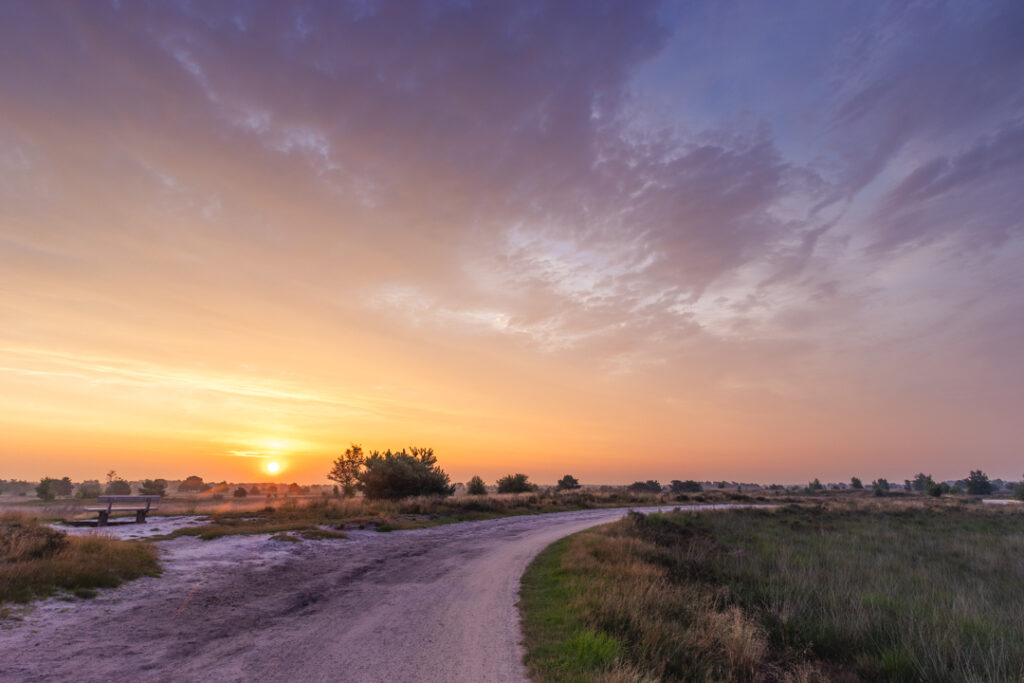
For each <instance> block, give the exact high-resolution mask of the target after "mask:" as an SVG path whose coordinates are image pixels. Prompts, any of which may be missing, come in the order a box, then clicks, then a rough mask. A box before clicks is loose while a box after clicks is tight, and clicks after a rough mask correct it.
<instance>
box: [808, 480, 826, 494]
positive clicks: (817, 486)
mask: <svg viewBox="0 0 1024 683" xmlns="http://www.w3.org/2000/svg"><path fill="white" fill-rule="evenodd" d="M807 490H808V491H824V490H825V487H824V486H822V484H821V482H820V481H819V480H818V478H817V477H815V478H814V481H812V482H810V483H808V484H807Z"/></svg>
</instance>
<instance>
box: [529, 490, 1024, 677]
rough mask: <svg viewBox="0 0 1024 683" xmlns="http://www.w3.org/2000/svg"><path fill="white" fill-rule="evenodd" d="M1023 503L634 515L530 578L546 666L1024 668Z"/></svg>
mask: <svg viewBox="0 0 1024 683" xmlns="http://www.w3.org/2000/svg"><path fill="white" fill-rule="evenodd" d="M1021 557H1024V513H1022V511H1017V510H1006V509H993V508H982V507H980V506H968V505H951V504H945V503H936V504H929V503H927V502H923V503H919V504H917V503H916V504H914V505H906V504H903V503H900V504H889V503H887V504H863V503H856V504H849V505H832V506H789V507H786V508H783V509H778V510H774V511H768V510H750V509H748V510H731V511H719V512H714V513H692V512H678V513H666V514H652V515H646V516H644V515H631V516H630V517H629V518H627V519H625V520H623V521H621V522H618V523H615V524H612V525H608V526H605V527H601V528H599V529H594V530H589V531H586V532H583V533H581V534H578V535H576V536H573V537H570V538H569V539H564V540H563V541H559V542H558V543H556V544H554V545H553V546H551V547H550V548H548V549H547V550H545V551H544V552H543V553H542V554H541V555H539V556H538V558H537V559H536V560H535V561H534V563H533V564H531V565H530V567H529V569H528V570H527V572H526V574H525V575H524V577H523V589H522V590H523V593H522V596H523V598H522V601H521V603H520V606H521V609H522V611H523V618H524V629H525V630H526V636H527V640H526V642H527V648H528V655H527V660H526V661H527V665H528V666H529V668H530V672H531V674H532V675H533V677H534V679H536V680H544V681H548V680H550V681H562V680H593V679H594V678H600V677H605V678H608V679H609V680H639V679H643V678H650V679H656V680H705V679H710V680H765V679H767V680H787V679H792V680H833V679H839V680H887V681H940V682H941V681H950V682H952V681H965V680H985V681H1021V680H1024V619H1022V618H1021V615H1022V614H1024V591H1021V589H1020V587H1021V586H1022V585H1024V562H1021V560H1020V558H1021Z"/></svg>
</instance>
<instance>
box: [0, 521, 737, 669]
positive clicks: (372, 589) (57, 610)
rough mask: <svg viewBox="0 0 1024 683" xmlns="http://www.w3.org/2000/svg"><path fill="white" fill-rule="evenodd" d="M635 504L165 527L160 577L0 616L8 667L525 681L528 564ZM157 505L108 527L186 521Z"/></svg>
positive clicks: (122, 530)
mask: <svg viewBox="0 0 1024 683" xmlns="http://www.w3.org/2000/svg"><path fill="white" fill-rule="evenodd" d="M705 507H710V506H705ZM717 507H719V508H724V507H729V506H717ZM684 509H687V508H684ZM625 512H626V510H625V509H614V510H587V511H582V512H567V513H556V514H546V515H535V516H529V517H510V518H506V519H498V520H491V521H486V522H468V523H463V524H452V525H447V526H441V527H434V528H431V529H423V530H417V531H395V532H391V533H377V532H373V531H357V532H350V537H349V538H348V539H346V540H324V541H308V540H307V541H302V542H301V543H288V542H282V541H272V540H270V539H269V537H267V536H231V537H225V538H221V539H217V540H213V541H200V540H197V539H195V538H178V539H175V540H173V541H163V542H160V543H159V546H160V548H161V552H162V563H163V567H164V574H163V576H161V577H159V578H144V579H139V580H137V581H132V582H129V583H127V584H125V585H123V586H121V587H120V588H117V589H114V590H107V591H102V592H101V594H100V595H99V597H96V598H94V599H92V600H75V601H74V602H63V601H60V600H56V599H51V600H46V601H43V602H41V603H37V605H36V606H35V607H33V608H32V609H31V610H30V611H28V612H27V613H26V614H24V615H23V616H22V617H21V618H20V619H17V620H13V619H7V620H2V621H0V680H3V681H64V680H75V681H108V680H114V679H118V680H133V681H135V680H161V681H172V680H173V681H197V680H202V681H252V680H259V681H519V680H525V678H526V672H525V669H524V667H523V664H522V654H523V653H522V649H521V645H520V639H521V632H520V626H519V615H518V611H517V609H516V607H515V603H516V600H517V596H518V592H519V580H520V577H521V576H522V573H523V570H524V569H525V568H526V565H527V564H528V563H529V562H530V560H531V559H532V558H533V557H534V556H535V555H536V554H537V553H538V552H540V551H541V550H542V549H543V548H545V547H546V546H547V545H549V544H550V543H552V542H554V541H555V540H557V539H559V538H561V537H563V536H566V535H569V534H572V533H575V532H577V531H580V530H582V529H585V528H587V527H590V526H594V525H596V524H602V523H605V522H610V521H613V520H615V519H618V518H620V517H621V516H623V515H624V514H625ZM152 519H153V524H150V523H149V522H147V523H146V524H144V525H138V526H136V527H135V530H132V527H131V526H125V527H111V528H110V531H109V533H112V534H115V535H118V536H122V535H123V536H126V537H128V535H129V534H137V533H165V529H164V528H162V527H171V528H173V526H174V525H180V524H182V523H184V522H187V518H184V520H183V518H152ZM133 526H134V525H133ZM141 527H146V528H145V529H143V528H141ZM153 527H156V528H155V529H154V528H153ZM79 531H81V530H79ZM86 531H88V530H86Z"/></svg>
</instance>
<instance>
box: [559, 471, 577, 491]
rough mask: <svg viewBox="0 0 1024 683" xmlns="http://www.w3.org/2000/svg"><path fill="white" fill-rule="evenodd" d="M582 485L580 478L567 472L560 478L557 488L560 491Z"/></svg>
mask: <svg viewBox="0 0 1024 683" xmlns="http://www.w3.org/2000/svg"><path fill="white" fill-rule="evenodd" d="M579 487H580V482H579V479H577V478H576V477H574V476H572V475H571V474H567V475H565V476H564V477H562V478H561V479H559V480H558V486H556V487H555V488H556V489H557V490H559V491H571V490H572V489H578V488H579Z"/></svg>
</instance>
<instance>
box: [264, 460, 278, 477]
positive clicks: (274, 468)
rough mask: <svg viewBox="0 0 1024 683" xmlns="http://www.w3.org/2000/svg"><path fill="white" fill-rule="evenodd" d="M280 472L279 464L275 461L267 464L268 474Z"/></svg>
mask: <svg viewBox="0 0 1024 683" xmlns="http://www.w3.org/2000/svg"><path fill="white" fill-rule="evenodd" d="M280 471H281V463H279V462H277V461H276V460H271V461H270V462H268V463H267V472H270V473H271V474H277V473H278V472H280Z"/></svg>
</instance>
